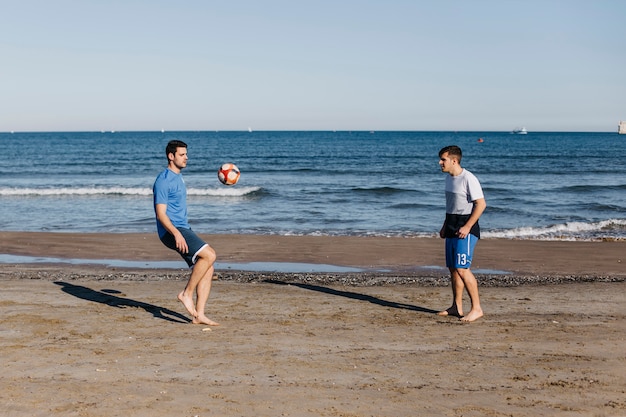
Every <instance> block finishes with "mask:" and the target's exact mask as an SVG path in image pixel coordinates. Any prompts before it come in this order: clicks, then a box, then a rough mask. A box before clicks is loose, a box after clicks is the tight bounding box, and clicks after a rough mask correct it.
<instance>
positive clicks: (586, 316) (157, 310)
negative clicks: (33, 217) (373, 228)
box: [0, 232, 626, 417]
mask: <svg viewBox="0 0 626 417" xmlns="http://www.w3.org/2000/svg"><path fill="white" fill-rule="evenodd" d="M206 238H207V240H208V241H209V242H210V243H211V244H212V246H213V247H215V248H216V250H217V252H218V256H219V257H220V260H224V261H228V262H252V261H257V262H304V263H325V264H332V265H344V266H355V267H361V268H366V269H368V268H370V269H371V270H370V269H368V272H364V273H349V274H328V273H325V274H312V273H295V274H280V273H270V272H256V273H255V272H240V271H234V270H225V271H218V274H219V279H218V280H217V281H216V282H215V283H214V287H213V291H212V294H211V299H210V300H209V306H208V309H207V314H208V316H209V317H210V318H212V319H214V320H216V321H218V322H220V324H221V325H220V326H218V327H211V328H210V329H211V330H205V329H207V328H208V327H207V326H203V325H192V324H189V317H187V315H186V314H185V310H184V307H183V306H182V305H181V304H180V302H178V300H177V299H176V294H177V293H178V292H179V291H180V289H181V288H182V287H183V286H184V284H185V282H186V279H187V277H188V271H187V270H186V269H183V266H184V264H182V263H181V269H168V270H162V269H130V268H111V267H105V266H102V265H93V266H90V265H80V266H78V265H68V264H56V265H54V264H4V265H0V271H1V272H0V282H1V283H2V286H3V291H2V292H1V293H0V309H1V313H2V314H1V317H2V321H1V323H2V325H1V327H0V334H1V335H2V337H1V338H0V343H1V350H2V357H3V364H4V366H3V372H2V376H1V377H0V381H1V383H2V388H3V389H2V390H0V416H4V415H6V416H50V415H55V416H130V415H132V416H157V417H159V416H215V415H223V416H251V415H255V416H344V417H345V416H417V415H423V416H427V415H428V416H430V415H432V416H466V417H467V416H511V415H513V416H553V415H559V416H561V415H563V416H624V415H626V400H624V398H626V395H625V390H626V388H625V387H626V351H625V350H624V343H625V340H624V339H625V337H626V336H625V335H626V321H625V320H624V319H625V317H624V315H625V314H624V308H623V306H624V304H625V302H626V293H625V291H624V290H625V289H626V287H625V283H624V278H625V277H626V270H625V268H624V266H623V259H622V257H623V256H624V254H626V251H625V249H626V246H625V243H624V242H531V241H497V240H494V241H490V240H487V239H485V240H483V241H481V242H480V243H479V246H478V248H477V250H476V261H475V262H476V263H475V268H480V269H484V270H487V271H489V270H494V271H496V270H497V271H507V273H506V274H502V273H498V274H482V275H479V276H478V278H479V281H480V283H481V288H480V292H481V297H482V303H483V308H484V310H485V317H483V318H481V319H480V320H478V321H476V322H474V323H470V324H462V323H460V322H459V321H458V319H456V318H453V317H439V316H437V315H436V314H435V313H436V312H437V311H438V310H439V309H442V308H446V307H448V306H449V304H450V298H451V295H450V293H451V292H450V289H449V287H448V281H447V276H446V274H445V271H443V270H441V269H435V268H431V267H432V266H437V265H439V266H440V265H441V264H442V263H443V262H442V256H443V255H442V253H440V252H441V249H442V241H441V240H439V239H385V238H317V237H269V236H206ZM0 242H2V243H1V248H0V253H5V254H14V255H29V256H46V257H62V258H63V257H66V258H83V259H129V260H145V261H151V260H177V259H178V258H177V257H176V256H175V254H172V253H170V252H169V251H167V250H166V249H164V248H161V247H160V243H159V242H158V240H156V238H155V237H154V236H152V235H92V234H85V235H81V234H78V235H70V234H49V233H42V234H39V233H8V232H4V233H0ZM378 269H385V270H386V272H377V271H376V270H378ZM467 302H468V301H467ZM468 305H469V302H468Z"/></svg>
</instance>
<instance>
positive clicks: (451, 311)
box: [437, 306, 463, 317]
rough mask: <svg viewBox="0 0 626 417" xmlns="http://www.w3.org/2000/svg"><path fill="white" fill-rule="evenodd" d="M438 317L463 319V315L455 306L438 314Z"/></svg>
mask: <svg viewBox="0 0 626 417" xmlns="http://www.w3.org/2000/svg"><path fill="white" fill-rule="evenodd" d="M437 315H438V316H455V317H463V313H459V311H458V310H457V308H456V307H455V306H452V307H450V308H449V309H447V310H443V311H440V312H439V313H437Z"/></svg>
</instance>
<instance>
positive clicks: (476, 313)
mask: <svg viewBox="0 0 626 417" xmlns="http://www.w3.org/2000/svg"><path fill="white" fill-rule="evenodd" d="M482 316H483V311H482V310H481V309H477V310H474V309H472V310H471V311H470V312H469V314H468V315H467V316H465V317H461V321H464V322H466V323H469V322H472V321H474V320H477V319H479V318H481V317H482Z"/></svg>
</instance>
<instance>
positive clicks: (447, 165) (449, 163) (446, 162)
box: [439, 152, 456, 173]
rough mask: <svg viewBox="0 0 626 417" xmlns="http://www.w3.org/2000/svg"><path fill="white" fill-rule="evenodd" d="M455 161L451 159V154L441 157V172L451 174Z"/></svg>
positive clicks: (446, 153)
mask: <svg viewBox="0 0 626 417" xmlns="http://www.w3.org/2000/svg"><path fill="white" fill-rule="evenodd" d="M455 161H456V159H453V158H450V154H449V153H448V152H445V153H444V154H442V155H441V156H440V157H439V166H440V167H441V172H447V173H450V172H451V170H452V167H453V166H454V162H455Z"/></svg>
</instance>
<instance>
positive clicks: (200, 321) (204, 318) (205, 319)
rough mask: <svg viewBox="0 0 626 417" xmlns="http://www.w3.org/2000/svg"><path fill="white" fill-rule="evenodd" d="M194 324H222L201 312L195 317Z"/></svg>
mask: <svg viewBox="0 0 626 417" xmlns="http://www.w3.org/2000/svg"><path fill="white" fill-rule="evenodd" d="M192 323H193V324H206V325H207V326H219V325H220V324H219V323H217V322H215V321H213V320H211V319H210V318H208V317H207V316H205V315H204V314H200V315H199V316H198V317H194V319H193V321H192Z"/></svg>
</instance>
